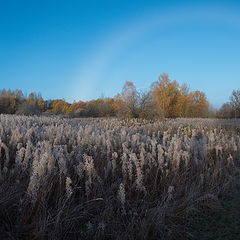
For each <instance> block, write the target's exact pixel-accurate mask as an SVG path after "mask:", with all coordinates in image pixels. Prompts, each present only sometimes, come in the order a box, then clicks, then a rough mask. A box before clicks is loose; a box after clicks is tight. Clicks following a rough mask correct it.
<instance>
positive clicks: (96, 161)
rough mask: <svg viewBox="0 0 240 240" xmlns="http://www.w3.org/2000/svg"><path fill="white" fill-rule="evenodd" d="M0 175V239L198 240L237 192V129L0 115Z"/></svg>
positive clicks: (215, 123) (194, 122)
mask: <svg viewBox="0 0 240 240" xmlns="http://www.w3.org/2000/svg"><path fill="white" fill-rule="evenodd" d="M0 167H1V168H0V238H1V239H53V240H54V239H86V240H87V239H89V240H90V239H119V240H121V239H129V240H133V239H200V237H201V234H199V231H197V230H196V229H198V230H199V226H198V222H199V221H198V220H199V218H200V217H201V216H202V215H204V214H205V215H204V216H207V214H210V215H214V214H215V212H218V213H219V212H224V211H225V210H226V209H225V205H224V204H223V199H225V198H226V197H228V196H230V195H231V194H233V193H235V192H236V191H237V190H238V188H239V183H240V182H239V180H240V120H234V119H232V120H224V119H221V120H220V119H218V120H217V119H198V118H195V119H193V118H192V119H181V118H179V119H162V120H158V121H153V120H143V119H125V120H120V119H116V118H95V119H93V118H75V119H70V118H63V117H54V116H53V117H43V116H39V117H37V116H32V117H27V116H17V115H4V114H2V115H0ZM229 234H230V235H229V236H230V237H231V238H226V239H237V230H236V231H235V230H233V231H232V232H230V233H229ZM235 234H236V235H235ZM198 237H199V238H198ZM201 239H203V237H202V238H201ZM208 239H221V238H220V237H219V238H214V237H213V238H208ZM222 239H224V238H222Z"/></svg>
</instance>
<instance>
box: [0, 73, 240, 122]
mask: <svg viewBox="0 0 240 240" xmlns="http://www.w3.org/2000/svg"><path fill="white" fill-rule="evenodd" d="M0 113H7V114H20V115H39V114H60V115H68V116H72V117H116V116H117V117H142V118H156V117H169V118H174V117H215V116H217V117H220V118H234V117H240V91H233V94H232V96H231V97H230V102H229V103H226V104H224V105H223V106H222V108H221V109H220V110H219V111H215V112H214V111H212V110H210V107H209V102H208V100H207V98H206V96H205V94H204V93H203V92H201V91H194V92H190V91H189V88H188V87H187V85H186V84H183V85H180V84H179V83H177V81H172V80H170V79H169V76H168V75H167V74H165V73H164V74H162V75H160V77H159V79H158V81H156V82H154V83H153V84H152V86H151V88H150V90H148V91H139V90H137V89H136V87H135V85H134V83H133V82H126V83H125V85H124V87H123V89H122V92H121V93H119V94H117V95H116V96H115V97H114V98H100V99H96V100H92V101H87V102H83V101H79V102H74V103H68V102H66V101H65V100H63V99H55V100H44V99H43V98H42V96H41V94H36V93H34V92H33V93H30V94H29V95H28V96H24V94H23V93H22V91H21V90H14V91H12V90H5V89H2V90H0Z"/></svg>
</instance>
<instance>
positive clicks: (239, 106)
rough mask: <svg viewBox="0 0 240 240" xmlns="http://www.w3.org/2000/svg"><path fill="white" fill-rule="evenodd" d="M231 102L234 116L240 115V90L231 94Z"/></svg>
mask: <svg viewBox="0 0 240 240" xmlns="http://www.w3.org/2000/svg"><path fill="white" fill-rule="evenodd" d="M230 104H231V106H232V108H233V111H234V117H235V118H239V117H240V90H234V91H233V92H232V95H231V96H230Z"/></svg>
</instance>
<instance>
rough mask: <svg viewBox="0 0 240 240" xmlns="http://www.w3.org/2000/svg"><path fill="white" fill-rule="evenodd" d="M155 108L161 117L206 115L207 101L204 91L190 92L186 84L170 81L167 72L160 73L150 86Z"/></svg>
mask: <svg viewBox="0 0 240 240" xmlns="http://www.w3.org/2000/svg"><path fill="white" fill-rule="evenodd" d="M151 92H152V95H153V99H154V102H155V108H156V110H157V112H158V114H159V115H160V116H162V117H168V118H169V117H170V118H172V117H207V115H208V108H209V103H208V101H207V99H206V96H205V94H204V93H202V92H200V91H195V92H190V93H189V89H188V87H187V86H186V84H183V85H181V86H180V85H179V84H178V83H177V81H171V80H170V79H169V76H168V74H166V73H163V74H161V75H160V77H159V79H158V81H157V82H155V83H154V84H153V86H152V91H151Z"/></svg>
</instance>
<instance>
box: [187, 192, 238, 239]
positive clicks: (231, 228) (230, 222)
mask: <svg viewBox="0 0 240 240" xmlns="http://www.w3.org/2000/svg"><path fill="white" fill-rule="evenodd" d="M221 205H222V208H221V209H218V210H210V209H209V210H202V211H200V210H197V211H196V212H195V214H194V215H195V217H194V218H193V224H190V226H189V229H188V239H191V240H199V239H201V240H237V239H240V192H237V193H234V194H231V195H229V196H227V197H226V196H225V197H223V198H222V199H221Z"/></svg>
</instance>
